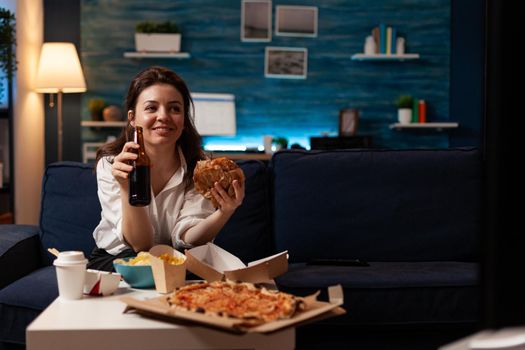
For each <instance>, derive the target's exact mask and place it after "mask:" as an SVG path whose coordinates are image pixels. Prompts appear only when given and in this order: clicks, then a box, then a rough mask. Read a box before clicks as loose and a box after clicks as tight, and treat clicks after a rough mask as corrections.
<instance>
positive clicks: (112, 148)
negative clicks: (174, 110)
mask: <svg viewBox="0 0 525 350" xmlns="http://www.w3.org/2000/svg"><path fill="white" fill-rule="evenodd" d="M155 84H168V85H171V86H173V87H174V88H175V89H177V90H178V91H179V92H180V94H181V95H182V99H183V101H184V129H183V130H182V134H181V136H180V138H179V139H178V141H177V145H178V146H179V147H180V148H181V149H182V153H183V154H184V158H185V159H186V164H187V166H188V171H187V173H186V179H189V180H190V181H191V180H192V178H193V170H194V169H195V165H196V164H197V161H198V160H202V159H204V158H205V156H204V152H203V151H202V149H201V137H200V135H199V133H198V132H197V129H196V128H195V125H194V123H193V117H192V114H193V113H192V112H193V111H194V108H193V100H192V99H191V95H190V90H189V89H188V86H187V85H186V83H185V82H184V80H182V79H181V78H180V77H179V76H178V75H177V74H176V73H175V72H174V71H172V70H169V69H167V68H164V67H159V66H153V67H149V68H146V69H145V70H143V71H142V72H140V73H138V74H137V75H136V76H135V77H134V78H133V80H132V81H131V84H130V85H129V89H128V95H127V96H126V101H125V107H126V116H127V112H128V111H130V110H131V111H133V114H134V115H135V112H136V111H135V108H136V105H137V99H138V97H139V95H140V94H141V92H142V91H144V89H146V88H148V87H150V86H152V85H155ZM132 134H133V127H132V126H131V124H130V121H129V120H128V121H127V124H126V126H125V127H124V129H122V132H121V134H120V136H119V137H118V138H117V139H116V140H115V141H113V142H109V143H106V144H104V145H102V146H101V147H100V148H99V149H98V151H97V163H98V161H99V160H100V159H101V158H102V157H105V156H116V155H117V154H119V153H120V152H121V151H122V147H124V144H125V143H126V142H127V140H131V139H133V137H132Z"/></svg>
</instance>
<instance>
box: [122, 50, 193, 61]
mask: <svg viewBox="0 0 525 350" xmlns="http://www.w3.org/2000/svg"><path fill="white" fill-rule="evenodd" d="M124 57H125V58H178V59H183V58H190V57H191V55H190V54H189V53H188V52H137V51H130V52H124Z"/></svg>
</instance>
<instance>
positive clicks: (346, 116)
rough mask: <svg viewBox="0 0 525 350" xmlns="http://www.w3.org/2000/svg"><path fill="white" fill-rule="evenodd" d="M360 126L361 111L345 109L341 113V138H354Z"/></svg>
mask: <svg viewBox="0 0 525 350" xmlns="http://www.w3.org/2000/svg"><path fill="white" fill-rule="evenodd" d="M358 126H359V110H358V109H355V108H345V109H341V110H340V111H339V136H354V135H355V134H356V133H357V127H358Z"/></svg>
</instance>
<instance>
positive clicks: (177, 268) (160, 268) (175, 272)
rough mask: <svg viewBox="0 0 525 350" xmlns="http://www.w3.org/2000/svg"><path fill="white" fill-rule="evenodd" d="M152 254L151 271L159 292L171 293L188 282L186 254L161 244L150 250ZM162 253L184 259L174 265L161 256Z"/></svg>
mask: <svg viewBox="0 0 525 350" xmlns="http://www.w3.org/2000/svg"><path fill="white" fill-rule="evenodd" d="M149 253H150V255H151V259H150V260H151V271H152V272H153V280H154V281H155V289H156V290H157V292H159V293H170V292H172V291H173V290H174V289H175V288H177V287H181V286H183V285H184V284H185V282H186V256H185V255H184V254H182V253H180V252H179V251H177V250H176V249H173V248H172V247H171V246H169V245H164V244H159V245H156V246H154V247H152V248H151V249H150V250H149ZM162 254H168V255H170V256H175V257H177V258H179V259H183V260H184V262H183V263H182V264H179V265H173V264H170V263H168V262H166V261H165V260H162V259H160V258H159V256H161V255H162Z"/></svg>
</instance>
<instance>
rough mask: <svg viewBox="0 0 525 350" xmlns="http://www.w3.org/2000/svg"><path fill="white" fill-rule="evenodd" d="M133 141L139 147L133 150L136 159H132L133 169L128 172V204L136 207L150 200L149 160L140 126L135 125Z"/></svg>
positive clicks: (146, 203)
mask: <svg viewBox="0 0 525 350" xmlns="http://www.w3.org/2000/svg"><path fill="white" fill-rule="evenodd" d="M133 141H135V143H137V144H138V145H139V146H140V148H139V149H138V151H137V150H136V151H135V152H136V153H137V154H138V157H137V159H135V160H134V161H132V164H131V165H133V170H132V171H131V173H130V174H129V181H128V182H129V204H131V205H133V206H136V207H143V206H145V205H148V204H149V203H150V202H151V180H150V172H149V171H150V162H149V157H148V155H147V154H146V148H145V147H144V136H143V134H142V127H141V126H138V125H137V126H136V127H135V130H134V132H133Z"/></svg>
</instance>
